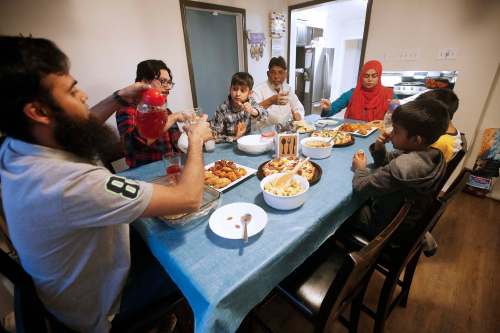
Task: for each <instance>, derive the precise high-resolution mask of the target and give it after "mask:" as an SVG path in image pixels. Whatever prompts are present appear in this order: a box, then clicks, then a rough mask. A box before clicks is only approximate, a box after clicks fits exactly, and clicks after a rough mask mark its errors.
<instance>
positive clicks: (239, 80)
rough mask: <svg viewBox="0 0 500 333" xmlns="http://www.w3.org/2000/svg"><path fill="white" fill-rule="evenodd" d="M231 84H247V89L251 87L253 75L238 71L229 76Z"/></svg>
mask: <svg viewBox="0 0 500 333" xmlns="http://www.w3.org/2000/svg"><path fill="white" fill-rule="evenodd" d="M231 86H247V87H248V89H250V90H252V88H253V77H252V75H250V74H249V73H247V72H238V73H236V74H234V75H233V77H232V78H231Z"/></svg>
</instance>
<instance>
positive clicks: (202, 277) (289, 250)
mask: <svg viewBox="0 0 500 333" xmlns="http://www.w3.org/2000/svg"><path fill="white" fill-rule="evenodd" d="M314 119H315V117H314V116H312V117H309V120H314ZM376 135H377V133H374V134H372V135H371V136H369V137H368V138H359V137H356V142H355V144H354V145H352V146H349V147H343V148H341V147H339V148H334V149H333V152H332V156H331V157H329V158H327V159H324V160H317V161H315V162H316V163H317V164H319V165H320V166H321V168H322V170H323V175H322V178H321V180H320V181H319V183H317V184H316V185H314V186H312V187H311V188H310V190H309V197H308V199H307V201H306V202H305V203H304V205H303V206H302V207H301V208H299V209H296V210H292V211H278V210H275V209H273V208H270V207H269V206H267V205H266V204H265V202H264V199H263V197H262V194H261V192H260V187H259V182H260V181H259V180H258V179H257V177H255V176H252V177H250V178H249V179H247V180H246V181H244V182H242V183H240V184H238V185H237V186H235V187H233V188H231V189H230V190H228V191H227V192H225V193H224V194H223V197H222V205H225V204H228V203H232V202H251V203H255V204H256V205H258V206H261V207H262V208H263V209H264V210H265V211H266V212H267V214H268V224H267V226H266V228H265V229H264V230H263V232H261V233H260V234H259V235H256V236H254V237H252V238H250V240H249V242H248V243H246V244H245V243H243V242H242V241H241V240H228V239H223V238H220V237H219V236H217V235H215V234H214V233H213V232H212V231H211V230H210V228H209V226H208V217H207V219H206V221H204V222H202V223H201V224H199V225H197V226H196V227H194V228H186V229H173V228H170V227H168V226H166V225H165V224H164V223H162V222H161V221H159V220H157V219H153V218H148V219H141V220H138V221H136V222H134V224H133V226H134V227H135V228H136V229H137V230H138V231H139V232H140V233H141V235H142V236H143V237H144V239H145V240H146V242H147V244H148V246H149V247H150V249H151V251H152V253H153V254H154V255H155V256H156V258H157V259H158V260H159V262H160V263H161V264H162V265H163V267H164V268H165V270H166V271H167V272H168V274H169V275H170V276H171V278H172V279H173V280H174V282H175V283H176V284H177V286H178V287H179V289H180V290H181V291H182V293H183V294H184V295H185V297H186V298H187V300H188V302H189V304H190V305H191V307H192V310H193V312H194V316H195V329H196V332H218V333H219V332H234V331H236V329H237V328H238V327H239V325H240V323H241V321H242V320H243V319H244V317H245V316H246V314H247V313H248V312H249V311H250V310H251V309H252V308H253V307H254V306H255V305H256V304H258V303H259V302H260V301H261V300H262V299H263V298H264V297H265V296H266V295H267V294H268V293H269V292H270V291H271V290H272V289H273V288H274V287H275V286H276V285H277V284H278V283H279V282H280V281H281V280H282V279H283V278H285V277H286V276H287V275H288V274H289V273H291V272H292V271H293V270H294V269H295V268H296V267H297V266H299V265H300V264H301V263H302V262H303V261H304V260H305V259H306V258H307V257H308V256H309V255H310V254H311V253H312V252H314V251H315V250H316V249H317V248H318V247H319V246H320V245H321V244H322V243H323V242H324V241H325V240H326V239H327V238H328V237H329V236H330V235H332V234H333V233H334V232H335V230H336V229H337V228H338V227H339V226H340V225H341V224H342V222H344V221H345V220H346V219H347V218H348V217H349V216H351V215H352V214H353V213H354V212H355V210H356V209H358V208H359V207H360V205H361V203H362V200H361V198H356V197H354V196H353V194H352V185H351V181H352V175H353V172H352V171H351V161H352V156H353V154H354V152H355V151H356V150H358V149H364V150H365V151H366V152H367V153H368V151H367V149H368V146H369V144H370V143H372V142H373V141H374V140H375V138H376ZM368 155H369V154H368ZM270 158H271V154H270V153H269V154H264V155H259V156H248V155H245V154H244V153H242V152H240V151H238V150H237V148H236V145H235V144H220V145H217V147H216V150H215V152H212V153H207V154H205V162H206V163H210V162H213V161H215V160H218V159H230V160H234V161H235V162H237V163H239V164H242V165H245V166H248V167H252V168H255V169H257V167H258V166H259V165H260V164H261V163H262V162H264V161H267V160H269V159H270ZM163 172H164V168H163V166H162V163H161V162H156V163H152V164H149V165H146V166H143V167H140V168H137V169H133V170H129V171H126V172H123V173H122V174H121V175H123V176H126V177H130V178H135V179H141V180H151V179H153V178H155V177H158V176H161V175H162V174H163Z"/></svg>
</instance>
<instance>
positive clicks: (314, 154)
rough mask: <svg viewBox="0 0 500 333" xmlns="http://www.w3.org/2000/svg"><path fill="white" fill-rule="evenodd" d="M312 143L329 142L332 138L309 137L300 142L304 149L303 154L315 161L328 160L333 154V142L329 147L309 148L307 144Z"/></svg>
mask: <svg viewBox="0 0 500 333" xmlns="http://www.w3.org/2000/svg"><path fill="white" fill-rule="evenodd" d="M310 141H323V142H328V141H330V138H322V137H308V138H304V139H302V140H300V147H301V148H302V154H304V155H305V156H308V157H310V158H313V159H322V158H327V157H329V156H330V155H331V154H332V146H333V142H332V143H330V145H329V147H309V146H307V142H310Z"/></svg>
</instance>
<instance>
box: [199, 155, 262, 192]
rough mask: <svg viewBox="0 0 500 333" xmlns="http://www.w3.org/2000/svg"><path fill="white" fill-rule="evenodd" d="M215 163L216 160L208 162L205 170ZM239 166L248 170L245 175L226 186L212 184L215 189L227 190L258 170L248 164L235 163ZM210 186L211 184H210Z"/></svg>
mask: <svg viewBox="0 0 500 333" xmlns="http://www.w3.org/2000/svg"><path fill="white" fill-rule="evenodd" d="M214 164H215V162H212V163H210V164H207V165H205V170H208V169H209V168H211V167H213V166H214ZM234 164H235V165H236V166H237V167H238V168H243V169H245V170H246V171H247V173H246V175H244V176H243V177H240V178H238V179H236V180H235V181H234V182H231V183H229V184H227V185H226V186H225V187H223V188H215V187H213V186H212V188H213V189H215V190H217V191H219V192H224V191H225V190H227V189H228V188H230V187H233V186H234V185H236V184H238V183H239V182H241V181H242V180H244V179H247V178H248V177H250V176H252V175H253V174H255V173H256V172H257V170H256V169H252V168H249V167H247V166H244V165H241V164H238V163H234ZM208 186H210V185H208Z"/></svg>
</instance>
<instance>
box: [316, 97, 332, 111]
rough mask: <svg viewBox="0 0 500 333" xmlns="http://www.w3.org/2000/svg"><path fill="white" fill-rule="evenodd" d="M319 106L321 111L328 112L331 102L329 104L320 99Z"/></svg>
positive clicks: (327, 101)
mask: <svg viewBox="0 0 500 333" xmlns="http://www.w3.org/2000/svg"><path fill="white" fill-rule="evenodd" d="M319 105H320V106H321V110H330V108H331V107H332V102H330V100H329V99H326V98H322V99H321V101H320V102H319Z"/></svg>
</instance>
